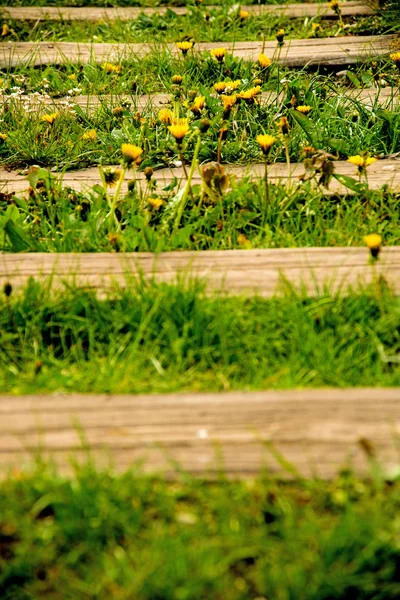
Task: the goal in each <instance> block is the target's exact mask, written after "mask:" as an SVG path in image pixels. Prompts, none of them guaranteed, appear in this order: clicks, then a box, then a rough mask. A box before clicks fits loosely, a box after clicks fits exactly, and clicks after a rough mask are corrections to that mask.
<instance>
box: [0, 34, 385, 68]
mask: <svg viewBox="0 0 400 600" xmlns="http://www.w3.org/2000/svg"><path fill="white" fill-rule="evenodd" d="M395 40H396V36H394V35H383V36H353V37H352V36H347V37H342V38H338V37H335V38H325V39H312V40H307V39H301V40H288V41H286V42H285V44H284V46H282V48H281V49H280V51H279V52H277V53H276V50H277V44H276V42H275V41H269V42H265V44H263V43H262V42H236V43H233V44H232V43H231V42H227V43H222V42H215V43H213V42H212V43H210V42H202V43H198V44H196V45H195V46H194V50H193V52H194V53H195V54H199V53H202V52H206V51H209V50H211V49H212V48H218V47H223V48H226V49H227V52H229V53H231V54H232V55H233V56H234V57H236V58H240V59H244V60H248V61H256V60H257V57H258V54H259V53H260V52H261V51H262V50H264V52H266V53H267V54H268V55H270V56H271V57H273V56H274V53H276V60H277V61H278V62H279V63H281V64H282V65H285V66H287V67H304V66H307V65H314V66H318V65H325V66H342V65H350V64H354V63H357V62H359V61H360V60H365V59H368V58H374V57H379V56H385V55H387V54H389V53H390V51H391V50H392V48H393V47H394V42H395ZM162 51H166V52H167V53H170V54H172V55H173V56H179V53H180V51H179V50H178V49H177V48H176V46H175V44H163V45H160V44H99V43H93V44H84V43H76V42H51V43H49V42H2V43H0V67H1V68H13V67H17V66H22V65H30V66H39V65H50V64H54V65H57V64H63V63H68V62H69V63H87V62H95V63H102V62H104V61H112V62H119V61H123V60H129V59H138V58H143V57H145V56H148V55H150V54H152V53H154V52H158V54H160V53H162Z"/></svg>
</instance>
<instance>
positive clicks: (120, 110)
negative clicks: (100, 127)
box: [112, 106, 124, 119]
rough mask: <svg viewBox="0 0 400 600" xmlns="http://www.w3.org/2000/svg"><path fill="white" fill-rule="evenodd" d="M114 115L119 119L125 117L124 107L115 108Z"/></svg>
mask: <svg viewBox="0 0 400 600" xmlns="http://www.w3.org/2000/svg"><path fill="white" fill-rule="evenodd" d="M112 114H113V115H114V117H117V118H118V119H119V118H121V117H123V115H124V109H123V107H122V106H115V107H114V108H113V110H112Z"/></svg>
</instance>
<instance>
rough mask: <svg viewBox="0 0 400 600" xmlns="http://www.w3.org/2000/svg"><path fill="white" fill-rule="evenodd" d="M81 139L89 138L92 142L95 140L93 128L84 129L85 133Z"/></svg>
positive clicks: (95, 135)
mask: <svg viewBox="0 0 400 600" xmlns="http://www.w3.org/2000/svg"><path fill="white" fill-rule="evenodd" d="M81 139H82V140H89V141H90V142H94V141H95V140H97V133H96V130H95V129H89V130H88V131H85V133H84V134H83V135H82V138H81Z"/></svg>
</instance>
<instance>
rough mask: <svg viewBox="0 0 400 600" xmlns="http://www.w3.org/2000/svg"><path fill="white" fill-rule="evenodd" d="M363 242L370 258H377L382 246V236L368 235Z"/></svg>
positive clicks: (376, 234)
mask: <svg viewBox="0 0 400 600" xmlns="http://www.w3.org/2000/svg"><path fill="white" fill-rule="evenodd" d="M364 242H365V244H366V246H367V248H369V251H370V252H371V256H372V258H378V255H379V252H380V249H381V246H382V236H381V235H379V234H378V233H370V234H369V235H366V236H365V237H364Z"/></svg>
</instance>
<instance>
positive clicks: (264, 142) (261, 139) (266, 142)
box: [256, 133, 276, 156]
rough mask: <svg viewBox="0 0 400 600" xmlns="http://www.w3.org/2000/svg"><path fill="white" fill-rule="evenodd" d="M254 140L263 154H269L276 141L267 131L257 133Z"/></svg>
mask: <svg viewBox="0 0 400 600" xmlns="http://www.w3.org/2000/svg"><path fill="white" fill-rule="evenodd" d="M256 140H257V142H258V145H259V146H260V148H261V150H262V152H263V154H265V156H267V155H268V154H269V151H270V150H271V148H272V146H273V145H274V144H275V142H276V138H275V137H274V136H273V135H268V134H267V133H265V134H260V135H258V136H257V137H256Z"/></svg>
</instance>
